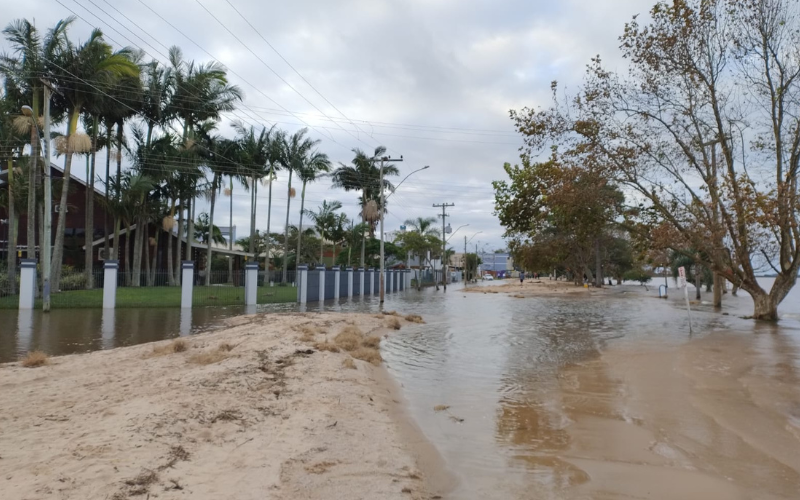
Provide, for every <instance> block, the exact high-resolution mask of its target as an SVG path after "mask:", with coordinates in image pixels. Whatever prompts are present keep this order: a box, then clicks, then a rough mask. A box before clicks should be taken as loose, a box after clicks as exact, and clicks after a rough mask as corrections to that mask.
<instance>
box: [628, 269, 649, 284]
mask: <svg viewBox="0 0 800 500" xmlns="http://www.w3.org/2000/svg"><path fill="white" fill-rule="evenodd" d="M622 277H623V279H625V280H626V281H638V282H639V283H641V284H642V285H644V284H645V283H648V282H649V281H650V280H652V279H653V277H652V276H650V275H649V274H647V273H646V272H644V271H643V270H641V269H631V270H630V271H628V272H626V273H625V274H624V275H623V276H622Z"/></svg>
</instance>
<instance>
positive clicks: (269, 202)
mask: <svg viewBox="0 0 800 500" xmlns="http://www.w3.org/2000/svg"><path fill="white" fill-rule="evenodd" d="M274 169H275V167H274V166H273V164H272V163H270V165H269V198H268V199H267V254H266V255H265V256H264V270H265V271H266V278H265V279H264V286H269V258H270V242H271V240H272V237H271V236H270V234H269V223H270V221H271V220H272V175H273V172H274ZM231 199H233V197H232V196H231Z"/></svg>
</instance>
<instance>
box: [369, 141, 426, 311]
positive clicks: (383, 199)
mask: <svg viewBox="0 0 800 500" xmlns="http://www.w3.org/2000/svg"><path fill="white" fill-rule="evenodd" d="M387 161H403V157H402V156H400V158H399V159H398V158H392V157H391V156H384V157H382V158H381V180H380V190H381V206H380V207H379V210H380V214H381V277H380V287H381V302H380V303H381V305H383V294H384V292H385V291H386V290H385V288H386V287H385V286H384V283H383V279H384V276H383V275H384V273H385V272H386V263H385V262H384V254H383V240H384V234H383V212H384V208H385V206H386V191H385V190H384V189H383V166H384V164H385V163H386V162H387ZM426 168H427V167H426ZM412 173H413V172H412ZM403 180H405V179H403Z"/></svg>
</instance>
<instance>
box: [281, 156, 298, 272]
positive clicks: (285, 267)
mask: <svg viewBox="0 0 800 500" xmlns="http://www.w3.org/2000/svg"><path fill="white" fill-rule="evenodd" d="M292 173H293V172H292V171H291V170H289V186H288V188H287V189H286V227H284V228H283V279H282V280H281V282H282V283H286V277H287V275H288V273H289V206H290V205H291V203H292ZM295 269H296V268H295Z"/></svg>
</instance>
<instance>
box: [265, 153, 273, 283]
mask: <svg viewBox="0 0 800 500" xmlns="http://www.w3.org/2000/svg"><path fill="white" fill-rule="evenodd" d="M274 169H275V167H274V165H273V164H272V163H270V164H269V198H268V199H267V254H266V255H265V256H264V271H265V272H266V278H264V286H269V281H270V280H269V259H270V243H271V240H272V237H271V236H270V234H269V224H270V221H271V220H272V176H273V173H274Z"/></svg>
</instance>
